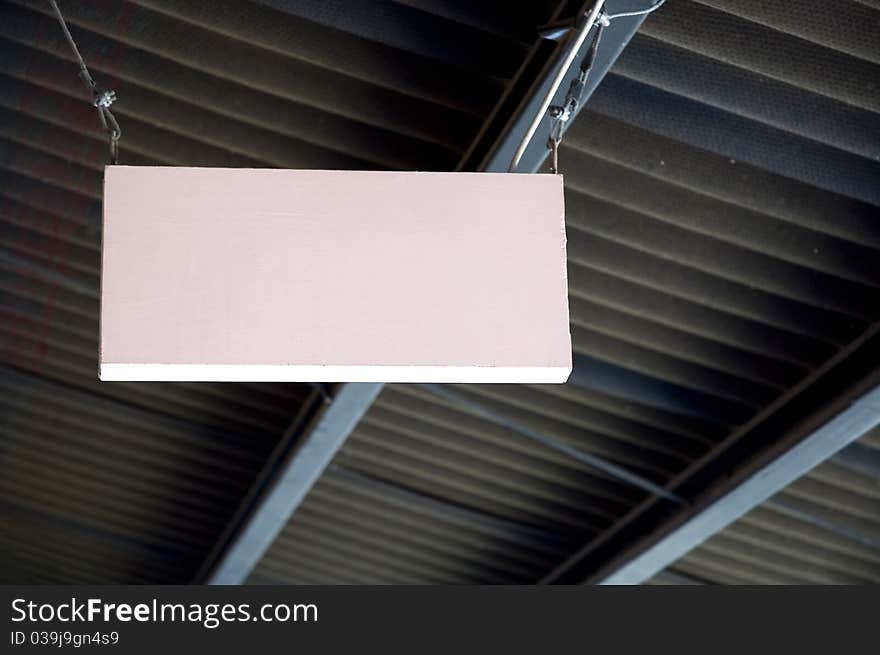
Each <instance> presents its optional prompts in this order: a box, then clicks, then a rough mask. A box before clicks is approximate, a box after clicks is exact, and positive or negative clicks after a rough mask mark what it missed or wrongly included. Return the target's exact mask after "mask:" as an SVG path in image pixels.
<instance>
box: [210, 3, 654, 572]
mask: <svg viewBox="0 0 880 655" xmlns="http://www.w3.org/2000/svg"><path fill="white" fill-rule="evenodd" d="M599 4H601V3H597V1H596V0H588V1H587V2H583V1H578V0H568V1H566V2H561V3H560V4H559V7H558V8H557V10H556V11H555V13H554V14H553V16H552V17H551V20H552V21H554V22H558V21H563V22H564V21H565V20H566V19H570V24H571V26H572V28H571V29H570V30H569V31H568V34H567V36H566V37H565V38H563V39H561V40H560V41H558V42H557V41H550V40H547V39H538V40H537V41H536V43H535V45H534V46H533V48H532V50H531V51H530V52H529V54H528V56H527V57H526V60H525V62H524V63H523V65H522V66H521V67H520V69H519V70H518V72H517V73H516V75H515V76H514V78H513V80H512V82H511V83H510V84H509V85H508V88H507V89H506V91H505V92H504V94H503V95H502V97H501V98H500V99H499V101H498V103H497V104H496V107H495V108H494V110H493V111H492V113H491V114H490V116H489V117H488V118H487V120H486V121H485V123H484V125H483V126H482V129H481V130H480V132H479V134H478V135H477V137H476V138H475V140H474V143H473V145H472V146H471V148H470V149H469V150H468V152H467V153H466V155H465V156H464V157H463V158H462V161H461V163H460V165H459V167H458V169H459V170H465V171H467V170H481V171H486V172H507V170H508V168H509V166H510V161H511V159H512V157H513V154H514V152H515V151H516V149H517V147H518V146H519V144H520V143H522V142H524V140H525V141H528V146H527V148H526V150H525V153H524V155H523V157H522V159H521V161H520V164H519V166H518V167H517V172H524V173H533V172H536V171H538V169H540V167H541V166H542V165H543V163H544V160H545V159H546V157H547V154H548V150H547V146H546V144H547V138H548V135H549V130H550V123H551V118H550V116H549V114H548V113H547V111H546V109H545V108H546V106H547V104H548V97H547V96H548V92H549V90H550V89H551V88H552V86H553V81H554V79H555V78H556V77H557V74H558V73H560V71H561V69H563V68H564V62H565V61H566V60H569V61H573V62H575V63H577V62H580V60H581V58H582V57H583V55H584V54H585V53H586V52H587V49H588V48H589V45H590V34H591V33H594V31H595V29H596V28H595V26H593V24H592V19H591V17H592V16H595V14H596V9H597V7H598V6H599ZM639 6H643V4H640V5H639ZM625 8H626V7H624V9H625ZM643 18H644V17H642V16H639V17H626V18H620V19H617V20H614V21H612V22H611V25H610V26H609V27H607V28H606V29H605V33H604V35H603V38H602V41H601V43H600V47H599V50H598V51H597V53H596V58H595V61H594V65H593V68H592V71H591V73H590V77H589V79H588V80H587V84H586V86H585V88H584V91H583V94H582V96H581V102H580V107H582V106H583V104H584V103H585V102H586V99H587V98H588V97H589V96H590V94H591V93H592V92H593V90H594V89H595V88H596V86H597V85H598V84H599V82H600V81H601V79H602V77H604V75H605V73H606V72H607V71H608V69H609V68H610V67H611V65H612V64H613V63H614V61H615V60H616V59H617V57H618V55H619V54H620V52H621V51H622V50H623V48H624V46H625V45H626V44H627V42H629V40H630V38H632V35H633V34H635V32H636V30H638V28H639V25H641V22H642V20H643ZM578 29H580V30H587V33H586V37H587V38H585V39H583V43H582V46H581V47H580V48H578V49H577V52H573V49H572V43H573V42H574V41H573V40H574V39H575V37H576V35H577V34H578ZM569 55H574V56H569ZM577 68H578V66H577V65H572V66H571V67H570V68H568V69H566V70H565V72H564V75H563V76H562V79H561V83H559V85H558V91H557V92H556V94H554V95H553V96H552V98H550V99H549V101H550V102H549V104H562V102H563V100H564V99H565V96H566V93H567V92H568V89H569V85H570V84H571V81H572V79H574V77H575V76H576V75H577ZM580 107H579V108H580ZM574 118H575V116H574V115H572V116H571V119H570V121H571V120H574ZM533 123H537V129H535V130H534V134H533V135H532V137H531V139H527V138H526V137H527V136H528V135H529V133H530V132H531V126H532V124H533ZM382 386H383V385H382V384H380V383H370V384H364V383H361V384H353V383H349V384H343V385H340V386H339V388H338V390H337V391H336V393H335V395H334V396H333V398H332V400H331V401H330V402H329V403H326V404H325V406H323V407H322V408H321V409H320V410H314V409H313V408H312V409H310V408H309V407H307V408H306V409H305V410H304V412H305V414H309V413H312V412H314V413H316V414H317V416H316V417H315V418H314V419H313V420H311V421H307V420H306V419H304V417H303V416H302V415H301V416H300V417H299V418H298V419H297V420H295V421H294V422H293V424H292V425H291V427H290V429H289V430H288V431H287V433H286V434H285V436H284V438H283V439H282V440H281V443H280V445H279V447H278V449H276V453H274V454H273V456H272V457H270V459H269V461H268V462H267V464H266V466H265V467H264V470H263V472H262V473H261V474H260V476H259V478H258V479H257V482H256V483H255V484H254V486H253V488H252V489H251V492H250V493H249V494H248V496H247V498H246V499H245V500H244V502H243V503H242V504H241V506H240V507H239V510H238V512H237V513H236V515H235V517H234V518H233V520H232V522H231V523H230V525H229V526H227V529H226V531H225V532H224V534H223V536H222V537H221V539H220V540H219V541H218V543H217V545H216V546H215V548H214V551H213V552H212V553H211V555H210V556H209V557H208V558H207V560H206V561H205V563H204V565H203V566H202V568H201V570H200V571H199V573H198V575H197V576H196V579H195V582H206V583H208V584H241V583H243V582H244V581H245V580H247V578H248V576H249V575H250V573H251V571H252V570H253V569H254V567H255V566H256V564H257V562H259V560H260V558H261V557H262V556H263V554H264V553H265V552H266V550H267V549H268V548H269V546H270V545H271V544H272V542H273V541H274V539H275V537H276V536H277V535H278V533H279V532H280V531H281V530H282V529H283V527H284V525H285V524H286V523H287V521H288V519H289V518H290V517H291V516H292V515H293V513H294V512H295V511H296V509H297V507H298V506H299V504H300V503H301V502H302V500H303V499H304V498H305V496H306V494H307V493H308V492H309V490H310V489H311V487H312V486H313V485H314V483H315V482H316V481H317V480H318V478H319V477H320V475H321V473H322V472H323V471H324V469H325V468H326V467H327V465H328V464H329V463H330V460H331V459H332V458H333V456H334V455H335V454H336V452H337V451H338V450H339V448H340V447H341V446H342V444H343V443H345V440H346V439H347V438H348V436H349V434H351V432H352V431H353V430H354V428H355V426H356V425H357V423H358V421H359V420H360V418H361V417H362V416H363V415H364V414H365V413H366V411H367V410H368V409H369V407H370V405H371V404H372V402H373V400H374V399H375V398H376V397H377V396H378V394H379V392H380V391H381V389H382ZM315 402H318V401H317V400H315V401H313V403H311V404H312V405H313V404H314V403H315ZM304 422H308V423H309V426H305V427H304V426H303V423H304Z"/></svg>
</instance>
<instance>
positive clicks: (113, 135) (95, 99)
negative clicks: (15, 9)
mask: <svg viewBox="0 0 880 655" xmlns="http://www.w3.org/2000/svg"><path fill="white" fill-rule="evenodd" d="M49 4H50V5H51V6H52V10H53V11H54V12H55V16H56V17H57V18H58V23H59V24H60V25H61V30H62V31H63V32H64V36H65V37H66V38H67V43H68V44H69V45H70V49H71V50H72V51H73V55H74V57H76V60H77V64H78V65H79V77H80V79H81V80H82V81H83V84H85V85H86V88H87V89H88V90H89V93H91V94H92V104H93V105H94V106H95V108H96V109H97V110H98V118H100V119H101V125H102V126H103V127H104V131H105V132H107V136H108V138H109V141H110V163H111V164H116V163H117V162H118V161H119V137H121V136H122V130H121V129H120V128H119V123H117V122H116V117H115V116H113V112H111V111H110V105H112V104H113V103H114V102H116V92H115V91H103V90H101V88H100V87H98V85H97V83H96V82H95V79H94V78H93V77H92V75H91V73H89V69H88V67H87V66H86V62H85V61H84V60H83V58H82V55H81V54H80V53H79V48H77V47H76V42H75V41H74V40H73V36H72V35H71V34H70V30H69V29H67V22H66V21H65V20H64V16H62V15H61V10H60V9H59V8H58V3H57V2H56V1H55V0H49Z"/></svg>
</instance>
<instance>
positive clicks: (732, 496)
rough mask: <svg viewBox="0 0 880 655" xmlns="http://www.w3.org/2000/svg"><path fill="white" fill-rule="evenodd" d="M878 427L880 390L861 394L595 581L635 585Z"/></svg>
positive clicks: (879, 420)
mask: <svg viewBox="0 0 880 655" xmlns="http://www.w3.org/2000/svg"><path fill="white" fill-rule="evenodd" d="M878 424H880V388H876V389H874V390H873V391H871V392H869V393H867V394H865V395H864V396H862V397H861V398H859V399H858V400H857V401H856V402H854V403H853V404H852V405H850V406H849V408H847V409H846V410H845V411H843V412H842V413H840V414H838V415H837V416H836V417H835V418H833V419H832V420H831V421H829V422H828V423H826V424H825V425H823V426H822V427H821V428H819V429H818V430H816V431H815V432H813V433H812V434H810V436H808V437H807V438H805V439H804V440H802V441H801V442H800V443H798V444H797V445H796V446H794V447H793V448H791V449H790V450H788V451H787V452H786V453H784V454H783V455H781V456H780V457H778V458H777V459H776V460H774V461H772V462H771V463H770V464H768V465H767V466H765V467H764V468H762V469H761V470H759V471H758V472H756V473H755V474H754V475H752V476H751V477H749V478H748V479H746V480H745V481H744V482H742V483H741V484H740V485H739V486H737V487H736V488H735V489H733V490H732V491H730V492H729V493H727V494H726V495H724V496H722V497H721V498H719V499H718V500H716V501H715V502H713V503H711V504H710V505H708V506H707V507H705V508H704V509H703V510H702V511H701V512H699V513H698V514H696V515H695V516H693V517H692V518H691V519H690V520H688V521H685V522H684V523H682V524H681V525H680V526H679V527H678V528H677V529H675V530H674V531H672V532H671V533H669V534H667V535H666V536H665V537H664V538H662V539H660V540H659V541H658V542H656V543H655V544H653V545H652V546H651V547H649V548H648V549H646V550H644V551H643V552H641V553H640V554H638V555H637V556H636V557H633V558H632V559H630V560H629V561H628V562H626V563H625V564H623V565H622V566H620V567H619V568H618V569H617V570H616V571H614V572H613V573H610V574H609V575H606V576H605V577H603V578H601V579H600V580H598V581H597V582H598V584H613V585H620V584H640V583H642V582H644V581H645V580H647V579H649V578H651V577H653V576H654V575H656V574H657V573H659V572H660V571H662V570H663V569H665V568H666V567H667V566H669V565H670V564H672V563H673V562H675V561H676V560H678V559H679V558H681V557H683V556H684V555H686V554H687V553H689V552H690V551H691V550H692V549H694V548H696V547H697V546H699V545H700V544H701V543H703V542H704V541H705V540H706V539H708V538H709V537H711V536H712V535H714V534H716V533H717V532H719V531H721V530H723V529H724V528H725V527H727V526H728V525H730V524H731V523H733V522H734V521H736V520H737V519H738V518H740V517H741V516H743V515H744V514H746V513H747V512H748V511H749V510H751V509H753V508H754V507H756V506H758V505H759V504H761V503H762V502H764V501H765V500H767V499H768V498H770V497H771V496H772V495H773V494H775V493H776V492H778V491H781V490H782V489H783V488H785V487H786V486H788V485H789V484H791V483H792V482H794V481H795V480H797V479H798V478H799V477H801V476H802V475H803V474H805V473H807V472H808V471H810V470H812V469H813V468H814V467H815V466H817V465H818V464H821V463H822V462H824V461H825V460H826V459H828V458H829V457H831V456H832V455H834V454H835V453H837V452H838V451H839V450H840V449H842V448H844V447H845V446H846V445H847V444H849V443H851V442H852V441H854V440H855V439H858V438H859V437H860V436H862V435H863V434H865V432H867V431H868V430H870V429H871V428H873V427H874V426H876V425H878Z"/></svg>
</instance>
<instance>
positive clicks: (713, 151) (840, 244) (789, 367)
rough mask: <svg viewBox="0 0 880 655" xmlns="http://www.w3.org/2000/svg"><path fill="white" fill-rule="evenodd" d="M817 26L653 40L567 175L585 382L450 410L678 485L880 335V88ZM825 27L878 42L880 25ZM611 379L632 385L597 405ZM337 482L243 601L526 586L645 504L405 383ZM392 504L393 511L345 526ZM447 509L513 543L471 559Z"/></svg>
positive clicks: (599, 106)
mask: <svg viewBox="0 0 880 655" xmlns="http://www.w3.org/2000/svg"><path fill="white" fill-rule="evenodd" d="M711 5H714V6H711ZM815 9H816V7H811V6H806V5H805V6H803V8H801V7H800V6H798V7H796V8H795V7H793V6H792V7H789V9H787V10H786V12H775V13H774V12H768V11H765V10H764V9H762V5H760V3H733V2H730V3H721V2H712V3H694V2H681V1H675V0H673V1H671V2H670V3H668V6H665V7H664V8H663V9H662V10H661V11H659V12H657V14H655V15H654V16H652V17H650V18H649V19H648V20H647V21H646V23H645V24H644V26H643V29H642V30H641V32H640V33H639V34H638V35H637V36H636V37H635V38H634V39H633V41H632V42H631V44H630V45H629V46H628V47H627V48H626V50H625V51H624V53H623V55H622V56H621V58H620V60H619V61H618V63H617V65H616V66H615V67H614V68H613V70H612V72H611V74H609V76H608V77H607V78H606V79H605V81H604V82H603V83H602V85H601V86H600V88H599V89H598V91H597V92H596V94H595V95H594V96H593V97H592V98H591V100H590V103H589V105H588V107H587V110H585V111H584V112H583V113H582V114H581V115H580V117H579V118H578V120H577V122H576V123H575V125H574V126H573V128H572V129H571V131H570V132H569V134H568V135H567V137H566V140H565V142H564V147H563V149H562V152H561V155H560V163H561V169H562V171H563V173H564V174H565V179H566V188H567V196H566V205H567V210H566V214H567V222H568V228H569V232H568V238H569V284H570V293H571V318H572V335H573V342H574V349H575V354H576V360H575V361H576V373H575V375H574V376H573V380H572V382H570V383H569V384H568V385H566V386H564V387H542V388H535V387H504V386H472V387H460V388H459V389H458V390H459V391H461V392H462V393H464V394H466V395H467V396H468V397H469V398H470V399H473V400H478V401H479V402H481V403H483V404H484V405H486V406H488V407H490V408H491V409H493V410H495V411H498V412H500V413H503V414H504V415H505V416H508V417H510V418H512V419H514V420H515V421H517V422H519V423H521V424H522V425H525V426H527V427H529V428H531V429H534V430H538V431H540V432H542V433H544V434H545V435H548V436H551V437H553V438H555V439H557V440H559V441H560V442H563V443H565V444H567V445H570V446H574V447H576V448H579V449H582V450H585V451H588V452H591V453H593V454H597V455H601V456H603V457H605V458H607V459H608V460H610V461H612V462H614V463H617V464H620V465H623V466H625V467H627V468H629V469H630V470H632V471H635V472H637V473H640V474H641V475H644V476H646V477H648V478H649V479H651V480H652V481H655V482H659V483H666V482H668V481H670V480H671V479H672V478H673V477H675V476H676V475H678V474H681V473H683V472H684V471H686V470H688V467H691V466H694V465H695V464H696V462H697V461H698V460H699V459H700V458H701V457H704V456H707V454H709V455H710V454H711V450H710V449H711V448H712V446H713V445H717V444H719V443H720V442H721V440H722V439H723V438H724V437H725V436H726V435H728V434H729V433H730V432H731V431H732V430H733V429H735V428H736V427H738V426H740V425H742V424H743V423H745V422H746V421H747V420H748V419H749V418H751V417H752V416H754V415H755V413H756V412H758V411H759V410H761V409H762V408H764V407H766V406H767V405H769V404H770V403H771V402H772V401H774V400H775V399H777V398H778V397H779V396H780V395H781V394H783V393H784V392H786V391H787V390H789V389H791V388H792V387H793V386H794V385H795V384H797V383H798V382H799V381H801V380H803V379H804V377H805V376H807V375H808V374H809V373H810V372H812V371H814V370H815V369H816V368H817V367H818V366H820V365H821V364H822V363H824V362H826V361H827V360H828V359H829V358H830V357H831V356H833V355H834V354H835V353H837V352H838V351H839V350H840V348H842V347H845V346H846V345H847V344H849V343H851V342H852V340H853V339H855V338H856V337H858V336H859V335H861V334H863V333H864V331H865V330H867V329H868V328H869V326H870V325H871V324H872V323H873V322H874V321H876V320H877V317H878V312H880V305H878V304H877V302H876V299H877V297H878V296H877V287H878V285H880V256H878V254H880V253H878V251H877V248H878V246H880V232H878V230H880V222H878V220H877V219H878V213H877V207H876V205H877V203H878V198H880V196H878V189H880V185H878V184H877V183H878V182H880V166H878V163H877V161H878V157H880V141H878V139H877V135H878V134H880V131H877V130H875V129H874V128H875V127H876V126H877V120H878V116H877V110H878V108H880V104H878V103H877V102H876V100H877V98H876V97H875V96H874V95H873V91H872V85H874V81H875V80H876V79H880V77H878V76H877V74H876V73H877V72H878V70H877V68H876V67H875V66H874V63H873V62H870V61H866V60H864V59H863V58H862V55H864V54H865V50H866V49H865V48H862V49H861V50H859V51H856V52H850V51H849V50H847V49H840V48H839V47H838V46H839V41H840V40H839V39H838V40H837V41H835V37H834V36H830V35H828V34H825V33H824V32H823V31H822V29H820V28H821V27H822V25H821V23H817V22H816V21H815V20H814V19H813V13H812V12H813V11H814V10H815ZM775 14H782V15H775ZM835 15H836V16H837V20H839V21H840V22H841V23H842V24H844V25H847V26H849V29H850V30H851V31H853V30H858V31H860V32H863V31H867V30H874V33H875V34H876V33H877V32H876V26H877V24H878V22H877V21H878V18H880V12H877V11H875V10H873V9H868V8H866V7H863V6H856V5H851V4H847V3H845V4H844V5H842V6H840V7H837V8H836V9H835ZM863 41H864V39H863ZM848 47H849V48H852V47H855V44H850V45H849V46H848ZM824 61H829V62H831V61H834V62H837V67H836V68H835V70H838V69H845V72H844V73H842V74H841V75H839V76H837V75H831V74H828V73H827V72H826V69H825V68H824V67H820V66H816V65H815V63H816V62H824ZM607 367H613V368H615V369H616V370H618V371H620V370H623V371H626V372H627V373H629V374H630V378H629V389H626V388H623V389H617V390H615V392H614V393H613V394H611V393H606V392H603V390H601V389H597V388H595V386H594V385H593V384H592V383H591V380H590V378H591V374H593V373H595V372H597V371H598V369H599V368H603V369H604V368H607ZM625 386H626V385H625ZM644 389H649V390H653V391H652V392H650V393H647V394H645V393H644ZM335 464H336V466H335V468H334V470H333V471H332V472H331V473H329V474H328V475H327V476H326V477H325V479H324V480H322V482H321V484H320V485H319V486H318V487H317V488H316V489H315V491H314V493H313V494H312V495H311V496H310V497H309V498H308V499H307V501H306V502H305V504H304V506H303V507H302V508H301V510H300V511H299V512H298V513H297V515H295V516H294V518H293V519H292V520H291V522H290V523H289V524H288V526H287V528H286V529H285V531H284V533H283V534H282V536H281V537H280V538H279V539H278V541H277V542H276V544H275V546H274V547H273V548H272V550H270V552H269V553H268V554H267V556H266V557H265V558H264V560H263V562H262V563H261V565H260V566H259V567H258V569H257V571H256V572H255V574H254V576H253V581H259V582H271V581H275V582H300V581H312V580H327V581H330V580H333V581H338V582H355V581H366V580H370V581H383V580H387V581H395V582H413V583H416V582H423V581H443V582H475V581H479V582H534V581H536V580H537V579H540V578H541V577H542V576H543V575H544V574H547V573H549V571H550V570H552V569H553V568H554V566H555V565H556V564H558V563H560V562H561V561H562V560H564V559H565V557H566V555H568V554H571V553H572V552H574V550H576V549H577V548H578V547H579V546H581V545H583V544H584V543H589V542H590V540H592V539H594V538H595V537H597V536H598V535H600V534H602V533H603V531H605V530H608V529H609V528H611V527H612V526H613V525H614V524H615V522H616V521H618V520H620V519H621V517H623V516H624V515H625V514H626V513H627V511H628V510H629V509H631V508H632V507H633V506H634V505H635V504H636V503H638V502H639V501H640V500H642V498H643V496H644V494H643V492H641V491H639V490H635V489H633V488H631V487H628V486H626V485H622V484H620V483H618V482H616V481H612V480H610V479H608V477H607V476H605V475H602V474H599V473H597V472H596V471H595V470H591V469H590V468H589V467H585V466H583V465H581V464H578V463H577V462H574V461H572V460H570V459H568V458H566V457H565V456H564V455H560V454H558V453H556V452H554V451H551V450H548V449H546V448H544V447H542V446H540V445H536V444H534V443H532V442H531V441H529V440H526V439H524V438H523V437H522V436H520V435H518V434H516V433H515V432H511V431H510V430H505V429H503V428H501V427H498V426H497V425H494V424H493V423H490V422H487V421H485V420H483V419H481V418H478V417H475V416H472V415H469V413H468V411H467V409H466V408H464V407H462V406H450V405H449V404H447V403H446V402H445V401H442V400H439V399H437V398H435V397H432V396H431V395H430V394H427V393H425V392H423V391H421V390H418V389H412V388H409V387H403V386H397V385H394V386H391V387H388V388H386V390H385V391H384V392H383V394H382V395H381V397H380V399H379V400H378V402H377V403H376V405H375V406H374V408H373V409H372V410H371V411H370V412H369V413H368V414H367V416H366V417H365V419H364V420H363V421H362V422H361V424H360V425H359V427H358V429H357V430H356V431H355V434H354V435H353V436H352V438H351V439H350V441H349V442H348V444H347V445H346V446H345V447H344V448H343V450H342V451H341V452H340V454H339V455H338V456H337V458H336V461H335ZM828 466H833V465H831V464H829V465H828ZM853 484H857V482H853ZM378 489H384V490H385V494H386V495H389V496H390V495H394V496H395V497H398V496H399V495H401V494H403V495H405V500H403V499H400V501H399V502H400V503H401V505H400V506H399V508H400V509H399V510H397V509H394V510H392V509H391V508H382V509H375V510H374V511H372V513H371V515H363V514H361V511H360V510H359V511H357V512H355V511H352V510H351V509H350V508H351V507H353V506H358V507H361V506H362V505H363V503H364V502H365V498H367V497H369V494H374V495H375V494H379V493H380V492H379V491H377V490H378ZM438 500H439V502H443V503H445V511H447V512H469V513H471V514H469V516H470V517H471V518H474V514H473V513H474V512H476V513H477V514H476V516H478V517H482V518H481V520H482V521H483V522H485V524H486V525H487V526H490V525H491V526H493V528H494V529H498V527H497V526H498V524H499V522H501V524H502V525H504V526H507V527H506V530H505V532H503V533H502V534H503V535H504V538H501V537H500V536H499V538H497V539H496V540H493V541H492V543H491V545H485V546H484V545H482V544H483V543H484V541H482V540H480V541H474V547H473V548H471V549H466V550H465V551H462V549H461V540H462V536H463V535H462V534H461V533H460V532H459V531H458V530H457V529H456V528H455V527H454V526H453V525H451V524H450V525H448V526H447V527H446V528H445V529H443V530H440V531H438V530H437V527H438V523H437V519H436V518H434V517H433V515H431V514H430V513H429V512H428V510H427V509H425V507H427V506H430V507H432V508H435V509H436V505H437V503H438ZM357 503H360V505H358V504H357ZM873 509H874V510H875V511H876V509H877V508H876V507H874V508H873ZM364 511H366V510H364ZM411 515H412V516H411ZM521 531H525V532H526V533H528V534H533V533H535V532H537V533H538V534H543V535H545V537H544V542H545V545H548V546H551V548H550V549H547V550H545V551H544V552H541V553H538V552H531V551H527V550H526V549H524V548H523V546H522V543H521V539H520V538H518V537H516V536H515V535H516V534H518V533H519V532H521ZM438 532H439V533H438ZM426 542H427V544H429V545H426ZM872 567H876V559H874V560H871V559H866V560H864V561H863V562H862V570H861V573H860V574H861V575H862V576H863V577H864V578H865V579H870V578H871V577H872V576H873V575H875V574H876V568H873V570H872ZM768 581H770V578H768Z"/></svg>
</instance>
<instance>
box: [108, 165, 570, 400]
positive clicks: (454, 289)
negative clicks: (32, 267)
mask: <svg viewBox="0 0 880 655" xmlns="http://www.w3.org/2000/svg"><path fill="white" fill-rule="evenodd" d="M102 257H103V264H102V272H101V338H100V355H99V360H100V362H99V363H100V378H101V379H102V380H206V381H207V380H216V381H258V380H260V381H344V382H368V381H369V382H530V383H537V382H564V381H565V380H566V379H567V378H568V375H569V373H570V371H571V338H570V333H569V325H568V298H567V281H566V253H565V222H564V208H563V193H562V178H561V176H558V175H515V174H497V173H402V172H356V171H306V170H302V171H297V170H271V169H265V170H264V169H259V170H257V169H222V168H177V167H174V168H172V167H167V168H164V167H137V166H108V167H107V169H106V173H105V182H104V233H103V253H102Z"/></svg>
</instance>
